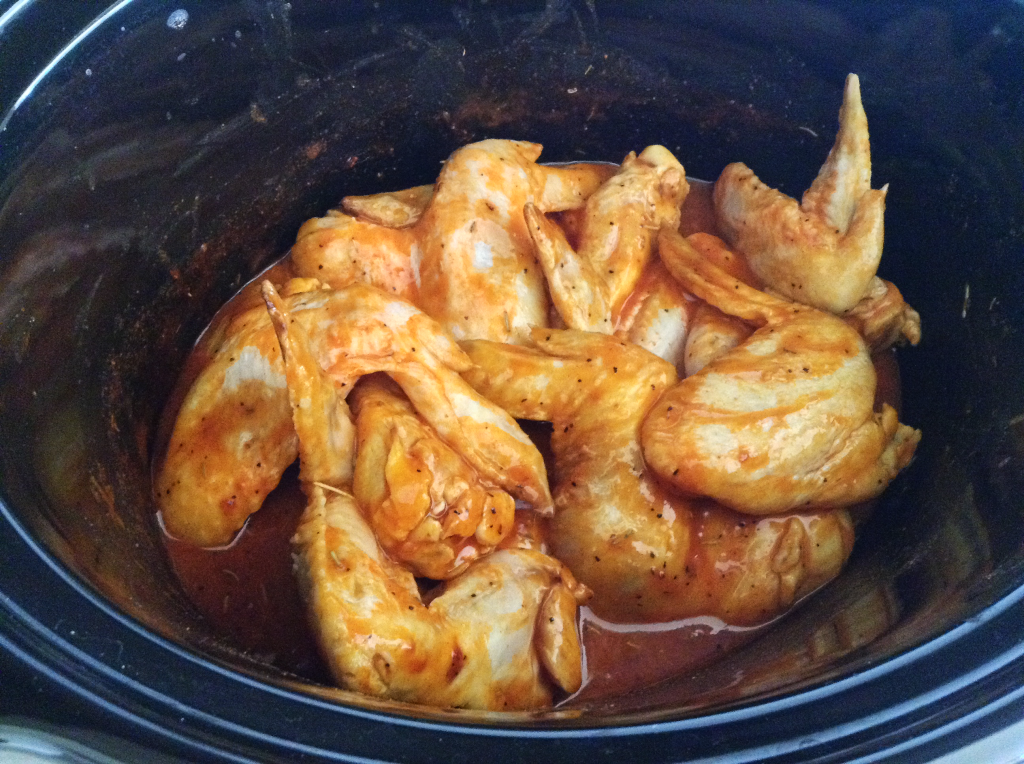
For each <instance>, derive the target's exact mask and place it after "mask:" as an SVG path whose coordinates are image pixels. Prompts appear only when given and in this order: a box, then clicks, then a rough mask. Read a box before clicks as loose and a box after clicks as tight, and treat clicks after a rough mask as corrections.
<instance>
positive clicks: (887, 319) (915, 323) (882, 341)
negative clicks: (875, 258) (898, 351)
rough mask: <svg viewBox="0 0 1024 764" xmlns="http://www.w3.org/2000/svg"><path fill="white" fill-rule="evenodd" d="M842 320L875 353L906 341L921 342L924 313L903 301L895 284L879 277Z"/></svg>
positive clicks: (912, 343) (874, 279)
mask: <svg viewBox="0 0 1024 764" xmlns="http://www.w3.org/2000/svg"><path fill="white" fill-rule="evenodd" d="M843 320H844V321H846V323H848V324H849V325H850V326H852V327H853V328H854V329H856V330H857V331H858V332H859V333H860V336H861V337H863V338H864V341H865V342H866V343H867V344H868V347H870V348H871V352H872V353H877V352H879V351H881V350H885V349H886V348H888V347H891V346H892V345H895V344H897V343H899V342H903V341H905V342H909V343H910V344H911V345H916V344H917V343H918V342H920V341H921V315H920V314H919V313H918V312H917V311H916V310H914V309H913V308H911V307H910V306H909V305H907V303H906V302H904V300H903V295H902V294H900V290H899V289H897V288H896V285H895V284H893V283H892V282H891V281H883V280H882V279H880V278H878V277H877V276H875V278H873V279H872V280H871V285H870V286H869V287H868V293H867V294H866V295H864V297H863V298H862V299H861V301H860V302H858V303H857V304H856V305H854V306H853V308H852V309H850V310H849V311H848V312H847V313H846V315H844V316H843Z"/></svg>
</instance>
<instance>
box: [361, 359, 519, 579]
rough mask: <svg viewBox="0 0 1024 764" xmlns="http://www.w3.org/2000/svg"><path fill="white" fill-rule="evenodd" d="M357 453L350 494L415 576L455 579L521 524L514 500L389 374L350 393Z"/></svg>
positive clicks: (371, 379)
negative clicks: (423, 413)
mask: <svg viewBox="0 0 1024 764" xmlns="http://www.w3.org/2000/svg"><path fill="white" fill-rule="evenodd" d="M350 400H351V402H352V412H353V414H354V416H355V422H356V433H357V453H358V457H357V459H356V463H355V476H354V480H353V483H352V494H353V496H354V497H355V499H356V502H357V503H358V504H359V506H360V507H361V508H362V510H363V514H364V516H365V517H366V519H367V521H368V522H369V524H370V527H371V528H373V532H374V534H375V535H376V537H377V540H378V542H379V543H380V545H381V547H382V548H383V549H384V551H385V552H387V553H388V555H389V556H390V557H391V558H392V559H393V560H395V561H397V562H399V563H401V564H403V565H405V566H406V567H408V568H409V569H410V570H411V571H412V572H413V573H414V574H415V575H417V576H424V577H426V578H433V579H449V578H453V577H454V576H456V575H458V574H459V573H461V572H462V571H463V570H465V568H466V567H467V566H468V565H469V564H470V563H471V562H473V561H474V560H476V559H478V558H479V557H481V556H482V555H485V554H487V553H488V552H490V551H492V550H493V549H494V548H495V547H496V546H497V545H498V544H499V543H501V541H502V540H503V539H504V538H506V537H507V536H508V535H509V534H510V533H512V531H513V529H514V527H515V507H516V504H515V499H513V498H512V497H511V496H510V495H509V494H508V493H506V492H505V491H502V490H501V489H500V488H496V487H495V486H494V485H489V484H487V483H485V482H484V481H482V480H481V478H480V476H479V474H478V473H477V471H476V470H474V469H473V468H472V467H471V466H470V465H469V464H468V463H466V461H465V460H464V459H462V457H460V456H459V455H458V454H457V453H456V452H455V451H454V450H453V449H452V448H451V447H450V446H448V445H447V444H446V443H445V442H444V441H443V440H441V438H440V437H439V436H438V435H437V433H436V432H434V430H433V428H431V427H430V425H428V424H427V423H426V421H425V420H424V419H423V418H422V417H420V416H419V415H418V414H417V413H416V410H415V409H414V408H413V406H412V404H411V403H410V402H409V399H408V398H406V396H405V394H404V393H403V392H402V389H401V388H400V387H399V386H398V385H397V384H395V383H394V382H393V381H392V380H390V379H389V378H388V377H387V376H386V375H373V376H370V377H365V378H363V379H362V380H360V382H359V384H357V385H356V388H355V390H354V391H353V392H352V395H351V396H350Z"/></svg>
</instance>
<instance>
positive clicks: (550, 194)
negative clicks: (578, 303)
mask: <svg viewBox="0 0 1024 764" xmlns="http://www.w3.org/2000/svg"><path fill="white" fill-rule="evenodd" d="M540 152H541V146H540V145H538V144H536V143H526V142H524V141H499V140H488V141H481V142H480V143H474V144H470V145H468V146H464V147H463V148H461V149H459V150H458V151H456V152H455V153H454V154H452V155H451V157H449V159H448V161H447V162H446V163H445V166H444V169H443V170H442V171H441V175H440V177H439V178H438V180H437V185H436V187H435V191H434V196H433V198H432V199H431V201H430V204H429V205H428V207H427V209H426V210H425V211H424V213H423V216H422V217H421V218H420V222H419V223H418V224H417V230H418V231H419V232H420V237H421V238H420V241H421V245H422V249H423V262H422V266H421V274H422V284H421V287H420V299H421V304H422V306H423V309H424V310H425V311H426V312H427V313H429V314H430V315H431V316H433V317H434V318H436V319H437V320H438V321H439V322H440V323H441V325H442V326H444V327H445V328H446V329H448V330H449V331H450V332H452V334H453V335H454V336H455V337H456V339H463V338H486V339H494V340H497V341H500V342H516V341H521V340H522V339H523V338H524V337H525V336H526V332H527V331H528V330H529V328H530V327H532V326H545V325H546V324H547V309H548V298H547V289H546V287H545V284H544V275H543V273H542V272H541V270H540V268H538V267H537V265H536V263H535V262H534V254H533V247H532V245H531V242H530V236H529V234H528V233H527V226H526V220H525V218H524V217H523V207H524V206H525V205H526V204H528V203H532V204H535V205H536V206H537V207H538V208H539V209H541V210H543V211H556V210H564V209H568V208H571V207H577V206H580V205H582V204H583V202H584V200H585V199H586V197H587V196H589V192H592V191H593V188H594V187H596V184H594V181H595V180H597V179H598V178H600V179H601V180H603V179H604V177H607V174H610V172H613V171H614V169H615V168H614V166H605V165H586V166H584V169H585V171H584V169H581V168H580V167H578V166H575V167H574V166H572V165H569V166H564V167H555V166H544V165H538V164H537V161H536V160H537V158H538V157H539V156H540ZM606 167H607V169H601V170H595V169H594V168H606ZM602 173H604V175H603V177H602ZM592 184H593V185H592Z"/></svg>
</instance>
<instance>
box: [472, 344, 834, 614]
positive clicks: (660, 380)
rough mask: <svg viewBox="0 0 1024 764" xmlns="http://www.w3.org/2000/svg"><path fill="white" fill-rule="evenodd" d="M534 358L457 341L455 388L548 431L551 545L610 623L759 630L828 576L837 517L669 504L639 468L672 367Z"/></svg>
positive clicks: (648, 358)
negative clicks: (694, 620) (460, 383)
mask: <svg viewBox="0 0 1024 764" xmlns="http://www.w3.org/2000/svg"><path fill="white" fill-rule="evenodd" d="M532 339H533V341H534V343H535V345H536V346H535V347H534V348H526V347H516V346H510V345H501V344H498V343H493V342H487V341H471V342H464V343H463V348H464V349H465V350H466V352H467V353H468V354H469V356H470V357H471V358H472V359H473V361H474V363H475V364H476V365H475V366H474V367H473V368H472V369H470V370H469V371H467V372H464V376H465V377H466V379H468V380H469V381H470V382H471V384H472V385H473V386H474V387H475V388H477V389H478V390H479V391H480V392H481V393H483V394H484V395H486V396H488V397H489V398H491V399H492V400H494V401H495V402H497V403H498V404H499V405H501V406H503V407H504V408H506V409H507V410H508V411H509V412H510V413H511V414H513V415H514V416H516V417H520V418H524V419H537V420H545V421H550V422H552V423H553V424H554V433H553V435H552V440H551V446H552V450H553V452H554V456H555V467H556V469H555V473H556V475H557V477H556V481H555V485H554V486H553V494H554V497H555V510H556V511H555V517H554V519H553V520H552V523H551V529H550V530H551V535H550V541H551V544H552V550H553V553H554V554H555V556H556V557H557V558H558V559H560V560H562V561H563V562H564V563H565V564H567V565H568V566H569V567H570V569H571V570H572V571H573V573H574V574H575V575H576V576H577V577H578V578H579V579H580V580H581V581H582V582H583V583H585V584H586V585H587V586H588V587H590V588H591V589H593V590H594V593H595V597H594V600H593V602H592V603H591V607H592V608H593V609H594V611H595V612H597V613H598V614H599V615H601V616H602V617H604V618H607V619H609V620H617V621H652V622H657V621H668V620H672V619H677V618H684V617H690V616H696V615H714V616H717V617H719V618H722V619H723V620H725V621H727V622H729V623H733V624H753V623H759V622H763V621H765V620H767V619H769V618H771V617H773V616H775V615H778V614H779V613H781V612H783V611H784V610H785V609H787V608H788V607H789V606H790V605H792V604H793V602H794V601H795V600H796V599H798V598H799V597H801V596H803V595H805V594H807V593H809V592H811V591H812V590H814V589H815V588H817V587H818V586H820V585H822V584H823V583H825V582H826V581H828V580H829V579H831V578H832V577H833V576H835V575H836V574H837V573H838V571H839V570H840V568H841V567H842V565H843V562H844V561H845V560H846V558H847V556H848V555H849V553H850V550H851V548H852V544H853V532H852V525H851V523H850V518H849V516H848V514H847V513H846V512H845V511H841V510H840V511H830V512H810V513H801V514H788V515H781V516H777V517H772V518H764V519H757V520H755V519H751V518H748V517H745V516H743V515H740V514H738V513H735V512H733V511H731V510H728V509H726V508H724V507H722V506H720V505H718V504H715V503H714V502H711V501H706V500H694V499H689V498H685V497H680V496H675V495H672V494H670V493H669V492H668V491H666V489H665V488H664V487H662V485H661V484H660V483H659V481H658V480H657V479H656V478H655V476H654V475H653V474H652V473H651V472H650V471H649V470H648V469H647V468H646V466H645V464H644V459H643V454H642V452H641V447H640V425H641V422H642V421H643V418H644V416H645V415H646V414H647V412H648V410H649V409H650V408H651V407H652V406H654V405H655V404H656V402H657V400H658V399H659V398H660V397H661V395H662V394H663V393H664V392H665V390H666V389H668V388H670V387H671V386H672V385H673V384H674V383H675V382H676V373H675V370H674V368H673V367H672V365H671V364H669V363H667V362H665V361H662V360H660V359H659V358H657V357H656V356H654V355H652V354H650V353H648V352H647V351H645V350H643V349H641V348H639V347H637V346H635V345H632V344H630V343H627V342H623V341H622V340H619V339H616V338H613V337H608V336H605V335H601V334H591V333H584V332H579V331H574V330H555V329H543V330H535V331H534V332H533V334H532Z"/></svg>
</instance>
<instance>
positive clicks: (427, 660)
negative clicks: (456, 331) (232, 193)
mask: <svg viewBox="0 0 1024 764" xmlns="http://www.w3.org/2000/svg"><path fill="white" fill-rule="evenodd" d="M264 295H265V297H266V300H267V310H268V313H269V316H270V318H271V320H272V321H273V325H274V331H275V334H276V337H277V338H278V340H279V342H280V347H281V352H282V355H283V356H284V365H285V376H286V379H287V384H288V398H289V402H290V407H291V411H292V414H293V417H294V426H295V430H296V433H297V437H298V441H299V454H300V463H301V469H300V478H301V480H302V483H303V489H304V491H305V492H306V495H307V497H308V503H307V507H306V510H305V512H304V514H303V516H302V519H301V520H300V523H299V527H298V529H297V531H296V533H295V536H294V538H293V540H292V544H293V547H294V549H295V554H296V570H297V574H298V577H299V582H300V586H301V589H302V592H303V595H304V597H305V599H306V602H307V606H308V609H309V617H310V621H311V625H312V627H313V631H314V634H315V635H316V638H317V640H318V642H319V644H320V648H321V650H322V652H323V654H324V657H325V658H326V660H327V663H328V666H329V668H330V669H331V671H332V673H333V674H334V677H335V679H336V680H337V681H338V683H339V684H340V685H341V686H342V687H345V688H348V689H351V690H356V691H359V692H363V693H367V694H371V695H377V696H380V697H387V698H393V699H396V700H405V701H410V702H415V703H424V704H430V705H440V706H462V707H468V708H480V709H488V710H515V709H528V708H536V707H541V706H546V705H550V703H551V700H552V696H553V691H554V690H555V688H560V689H562V690H564V691H566V692H572V691H575V690H576V689H578V688H579V686H580V683H581V682H582V653H581V649H580V644H579V639H578V635H577V633H576V625H575V621H576V607H577V602H578V601H580V600H585V599H586V597H587V595H588V592H587V590H586V589H585V588H584V587H582V586H580V585H579V584H578V583H577V582H576V581H575V580H574V579H573V578H572V576H571V574H570V573H569V572H568V571H567V570H566V569H565V568H564V566H562V564H561V563H559V562H558V561H557V560H554V559H552V558H550V557H548V556H546V555H544V554H541V553H539V552H535V551H530V550H523V549H513V550H502V551H499V552H495V553H494V554H492V555H490V556H488V557H486V558H484V559H482V560H479V561H477V562H475V563H474V564H472V565H470V566H469V567H468V568H467V570H466V571H465V572H464V573H462V574H461V575H459V576H456V577H454V578H453V579H452V580H451V581H450V582H448V584H447V585H446V586H445V588H444V591H443V593H441V594H440V595H439V596H437V597H436V598H434V599H433V600H432V601H430V602H429V603H425V602H424V601H423V600H422V598H421V596H420V594H419V590H418V588H417V585H416V581H415V579H414V578H413V575H412V573H411V572H410V571H409V570H408V569H406V568H405V567H403V566H402V565H400V564H398V563H397V562H395V561H393V560H391V559H389V558H388V557H387V555H385V554H384V552H383V550H382V549H381V548H380V546H379V545H378V542H377V540H376V538H375V536H374V533H373V530H372V529H371V527H370V526H369V525H368V524H367V522H366V520H365V519H364V518H363V515H362V514H361V513H360V510H359V507H358V506H357V504H356V501H355V499H354V498H353V496H352V494H351V493H350V488H351V482H350V478H348V477H346V475H351V456H352V433H353V426H352V422H351V421H350V420H349V419H348V409H347V407H346V406H345V404H344V399H343V395H342V392H341V391H340V389H339V388H338V387H337V383H335V382H334V380H332V379H331V378H330V377H328V376H327V375H326V374H325V373H324V372H323V370H322V369H321V368H320V364H319V362H318V361H317V359H316V357H315V353H314V351H313V349H312V347H311V345H310V342H309V335H308V334H307V333H306V332H305V330H304V328H303V327H302V325H301V324H299V323H298V322H296V321H294V320H293V319H292V317H291V316H290V314H289V311H288V308H287V306H286V305H285V304H284V302H283V301H282V300H281V299H280V297H279V296H278V295H277V294H276V292H275V290H274V289H273V287H272V286H270V284H269V282H267V283H266V284H265V286H264ZM364 403H365V401H364ZM343 423H344V424H343ZM346 459H347V460H349V465H350V466H349V467H348V469H347V470H346V469H339V468H338V466H337V462H338V461H339V460H346Z"/></svg>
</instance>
